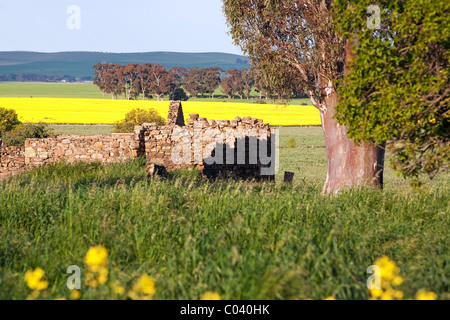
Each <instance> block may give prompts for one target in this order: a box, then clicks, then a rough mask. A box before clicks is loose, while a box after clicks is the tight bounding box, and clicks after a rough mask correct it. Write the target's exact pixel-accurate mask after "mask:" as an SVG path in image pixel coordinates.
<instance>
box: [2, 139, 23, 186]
mask: <svg viewBox="0 0 450 320" xmlns="http://www.w3.org/2000/svg"><path fill="white" fill-rule="evenodd" d="M24 168H25V148H23V147H8V146H7V145H5V144H3V143H2V140H0V179H2V178H9V177H11V176H13V175H15V174H17V173H19V172H21V171H22V170H23V169H24Z"/></svg>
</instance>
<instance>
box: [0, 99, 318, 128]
mask: <svg viewBox="0 0 450 320" xmlns="http://www.w3.org/2000/svg"><path fill="white" fill-rule="evenodd" d="M182 106H183V112H184V116H185V118H189V114H190V113H198V114H200V117H204V118H208V119H215V120H220V119H228V120H231V119H234V118H235V117H236V116H239V117H248V116H250V117H253V118H258V119H263V120H264V122H265V123H269V124H270V125H283V126H294V125H320V116H319V111H318V110H317V109H316V108H314V107H312V106H299V105H289V106H284V105H271V104H253V103H238V102H198V101H185V102H182ZM0 107H6V108H8V109H14V110H16V112H17V114H18V115H19V119H20V120H21V121H22V122H33V123H36V122H39V121H43V122H47V123H82V124H112V123H114V122H115V121H118V120H121V119H123V118H124V116H125V114H126V113H127V112H129V111H130V110H131V109H133V108H155V109H156V110H158V112H159V113H160V114H161V115H162V116H163V117H164V118H166V117H167V111H168V109H169V101H160V102H156V101H139V100H136V101H127V100H103V99H56V98H0Z"/></svg>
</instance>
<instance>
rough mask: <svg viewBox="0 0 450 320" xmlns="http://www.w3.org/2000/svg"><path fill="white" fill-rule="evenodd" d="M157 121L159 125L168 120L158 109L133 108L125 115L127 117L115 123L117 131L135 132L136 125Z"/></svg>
mask: <svg viewBox="0 0 450 320" xmlns="http://www.w3.org/2000/svg"><path fill="white" fill-rule="evenodd" d="M153 122H156V123H158V124H159V125H164V124H165V123H166V120H164V118H163V117H161V116H160V114H159V113H158V111H156V109H153V108H151V109H148V110H145V109H140V108H136V109H133V110H131V111H130V112H128V113H127V114H126V115H125V119H123V120H121V121H117V122H116V123H114V130H113V132H115V133H132V132H134V127H135V126H138V125H141V124H143V123H153Z"/></svg>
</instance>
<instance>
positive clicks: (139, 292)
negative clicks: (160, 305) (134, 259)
mask: <svg viewBox="0 0 450 320" xmlns="http://www.w3.org/2000/svg"><path fill="white" fill-rule="evenodd" d="M155 292H156V289H155V279H153V278H152V277H150V276H148V275H146V274H143V275H142V276H140V277H139V279H138V280H137V282H136V283H135V284H134V285H133V287H132V288H131V291H130V292H129V294H128V296H129V297H130V298H131V299H133V300H151V299H152V298H153V295H154V294H155Z"/></svg>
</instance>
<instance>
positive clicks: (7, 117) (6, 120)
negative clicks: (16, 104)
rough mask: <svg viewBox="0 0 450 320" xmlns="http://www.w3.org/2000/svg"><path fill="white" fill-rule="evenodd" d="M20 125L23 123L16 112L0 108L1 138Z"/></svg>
mask: <svg viewBox="0 0 450 320" xmlns="http://www.w3.org/2000/svg"><path fill="white" fill-rule="evenodd" d="M19 124H21V122H20V121H19V117H18V116H17V113H16V111H15V110H13V109H6V108H0V136H3V134H4V133H5V132H8V131H11V130H12V129H14V128H15V127H17V126H18V125H19Z"/></svg>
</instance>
